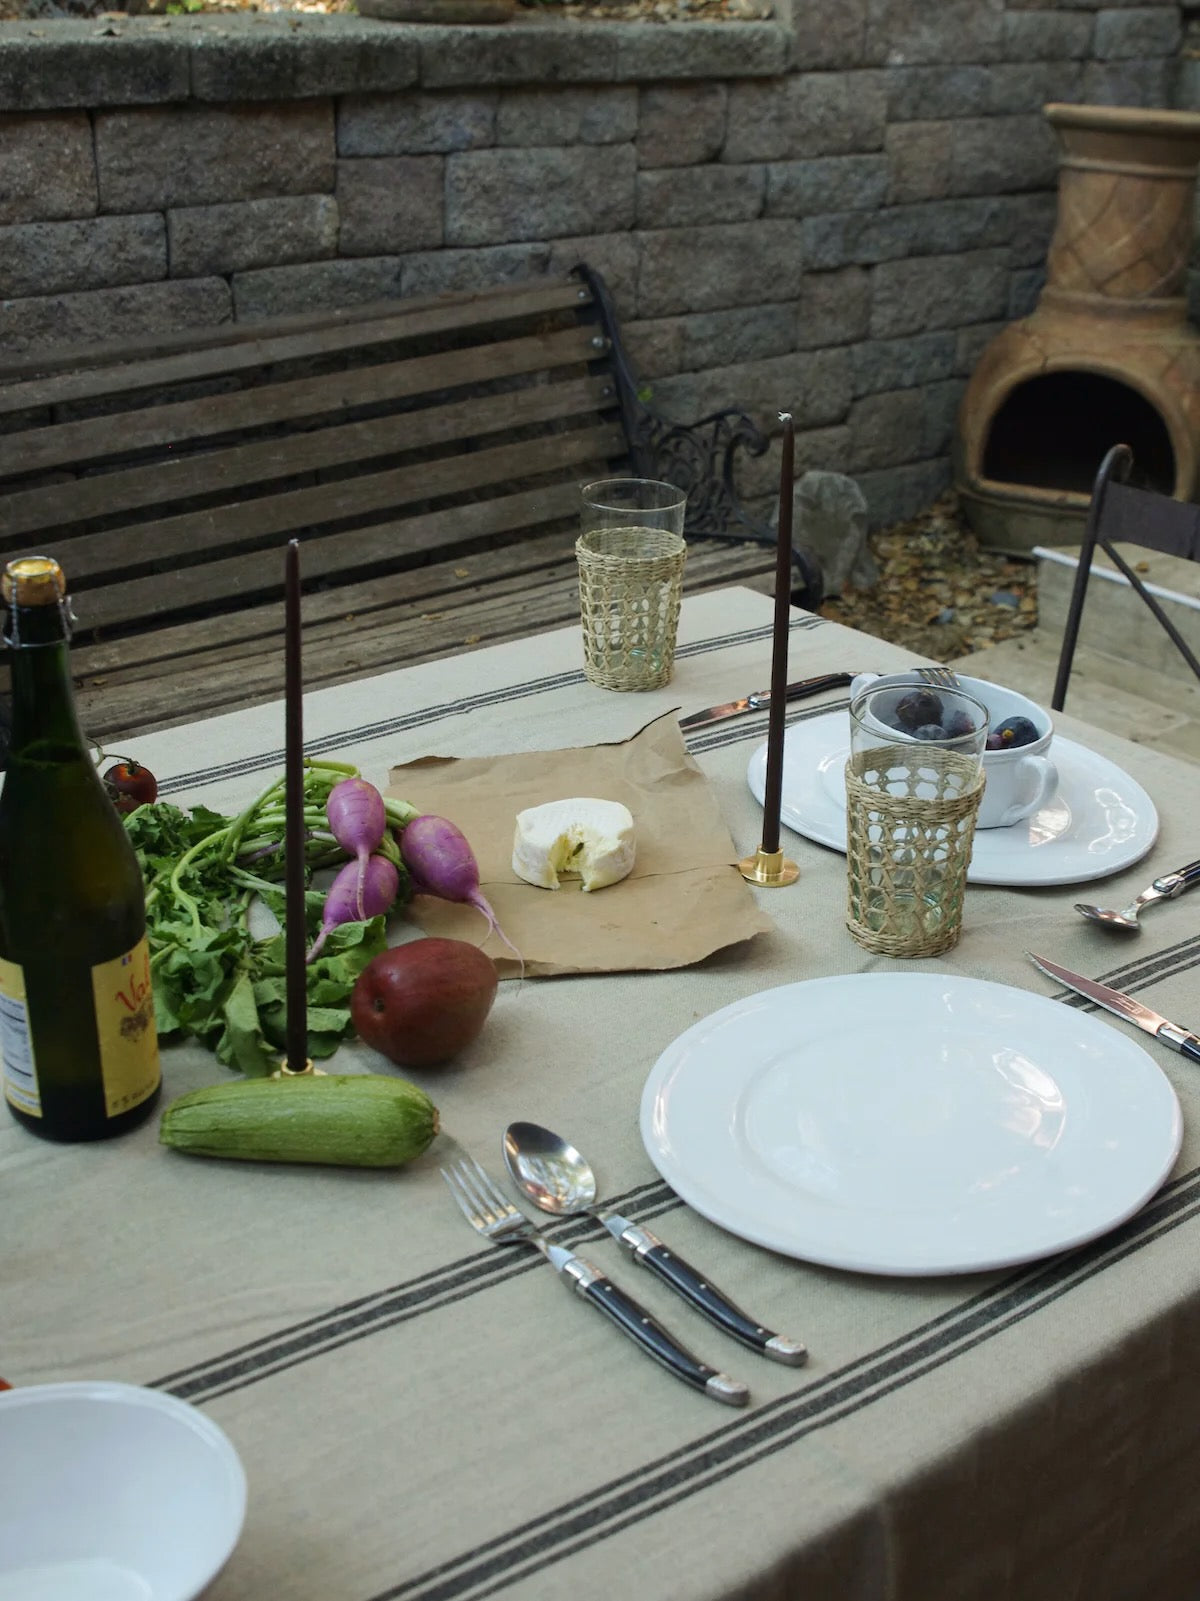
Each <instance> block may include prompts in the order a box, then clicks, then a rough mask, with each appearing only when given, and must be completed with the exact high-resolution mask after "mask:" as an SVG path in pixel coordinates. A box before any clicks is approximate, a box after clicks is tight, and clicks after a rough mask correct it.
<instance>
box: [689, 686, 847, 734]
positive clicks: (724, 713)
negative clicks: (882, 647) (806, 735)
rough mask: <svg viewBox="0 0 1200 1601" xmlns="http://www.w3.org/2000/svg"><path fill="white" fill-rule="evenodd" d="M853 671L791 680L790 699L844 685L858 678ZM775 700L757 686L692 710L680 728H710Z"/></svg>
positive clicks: (797, 698) (768, 691)
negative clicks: (735, 697) (738, 697)
mask: <svg viewBox="0 0 1200 1601" xmlns="http://www.w3.org/2000/svg"><path fill="white" fill-rule="evenodd" d="M854 676H855V675H854V674H853V673H822V674H821V675H820V676H819V677H817V678H800V679H797V681H796V682H795V683H794V684H789V685H788V686H787V689H786V691H785V696H786V699H788V700H802V699H803V698H804V697H805V696H806V695H819V694H820V693H821V691H822V690H824V689H840V688H842V687H844V686H845V685H847V684H849V683H852V682H853V680H854ZM770 704H771V691H770V690H769V689H756V690H755V691H754V692H753V693H752V694H749V695H743V697H742V698H741V700H730V701H726V702H725V704H724V705H722V706H707V707H705V709H704V710H703V711H702V712H692V713H691V715H690V716H688V717H681V718H680V719H679V726H680V728H684V729H687V728H706V727H707V726H708V724H709V723H719V722H722V721H723V720H724V719H725V718H726V717H740V716H741V714H742V713H743V712H763V711H766V709H767V708H768V707H769V706H770Z"/></svg>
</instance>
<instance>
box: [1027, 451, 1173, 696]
mask: <svg viewBox="0 0 1200 1601" xmlns="http://www.w3.org/2000/svg"><path fill="white" fill-rule="evenodd" d="M1132 467H1133V451H1132V450H1130V448H1129V446H1128V445H1114V446H1113V447H1112V449H1111V450H1110V451H1109V452H1108V454H1107V455H1106V456H1105V458H1104V460H1103V461H1102V462H1101V463H1100V471H1099V472H1098V473H1097V474H1096V482H1095V484H1094V485H1093V486H1092V500H1091V505H1090V506H1089V507H1088V515H1087V523H1086V525H1085V527H1084V534H1083V545H1082V548H1081V549H1080V552H1079V570H1078V572H1077V573H1076V574H1075V587H1074V589H1073V590H1072V591H1071V604H1070V606H1069V608H1068V610H1067V622H1066V627H1065V629H1064V630H1063V642H1062V650H1061V652H1060V653H1059V658H1058V672H1057V674H1056V676H1055V680H1054V694H1053V696H1052V698H1051V701H1050V704H1051V706H1052V707H1053V708H1054V710H1055V711H1062V708H1063V702H1064V701H1065V700H1066V698H1067V681H1068V679H1069V678H1070V676H1071V664H1072V662H1073V661H1074V659H1075V646H1076V644H1077V642H1078V639H1079V624H1080V620H1081V618H1082V616H1083V602H1084V599H1085V597H1086V595H1087V586H1088V578H1089V576H1090V574H1091V570H1092V556H1093V555H1094V553H1095V551H1096V548H1097V546H1099V548H1100V549H1101V550H1102V551H1103V552H1104V553H1105V555H1106V556H1107V557H1108V558H1109V560H1110V561H1111V562H1112V563H1113V565H1114V566H1115V567H1116V569H1117V571H1118V572H1119V573H1121V574H1122V576H1123V577H1124V578H1126V579H1127V580H1128V581H1129V583H1130V585H1131V586H1132V588H1133V589H1134V590H1136V592H1137V593H1138V594H1139V595H1140V596H1141V598H1142V599H1143V600H1144V601H1145V603H1146V605H1147V606H1148V607H1149V608H1150V610H1151V611H1152V612H1153V613H1154V615H1155V617H1156V618H1157V619H1158V621H1159V622H1160V623H1161V624H1162V626H1163V627H1164V628H1165V629H1166V631H1167V633H1168V634H1169V635H1170V638H1171V640H1172V642H1173V643H1174V644H1175V646H1176V648H1177V649H1178V650H1179V653H1180V654H1181V655H1182V657H1183V659H1184V661H1186V662H1187V664H1188V666H1189V667H1190V668H1191V670H1192V672H1193V673H1195V675H1196V677H1197V678H1200V661H1197V659H1196V656H1195V654H1194V652H1193V651H1192V649H1191V647H1190V646H1189V645H1188V643H1187V641H1186V640H1185V639H1184V638H1183V636H1182V635H1181V634H1180V632H1179V630H1178V629H1177V628H1176V626H1175V624H1174V623H1173V622H1172V621H1171V619H1170V618H1169V617H1168V616H1167V614H1166V612H1165V611H1163V609H1162V607H1161V606H1160V605H1159V603H1158V601H1157V600H1156V599H1155V597H1154V596H1153V595H1152V594H1151V593H1150V591H1149V590H1148V589H1147V588H1146V586H1145V584H1143V583H1142V581H1141V579H1140V578H1139V577H1138V575H1137V574H1136V573H1135V572H1134V570H1133V568H1132V567H1130V565H1129V563H1128V562H1127V561H1126V560H1125V558H1124V557H1123V556H1122V555H1121V553H1120V552H1119V551H1117V550H1114V548H1113V546H1114V545H1116V544H1124V545H1141V546H1143V547H1144V548H1145V549H1146V550H1157V551H1159V552H1161V553H1162V554H1163V555H1166V556H1182V557H1185V558H1186V559H1187V560H1188V561H1200V506H1194V505H1192V504H1190V503H1189V502H1187V501H1182V500H1172V499H1171V498H1170V497H1169V496H1167V495H1161V494H1159V493H1158V492H1157V491H1156V490H1151V489H1137V488H1135V487H1134V486H1133V485H1132V484H1130V483H1128V482H1127V480H1128V478H1129V474H1130V470H1131V468H1132Z"/></svg>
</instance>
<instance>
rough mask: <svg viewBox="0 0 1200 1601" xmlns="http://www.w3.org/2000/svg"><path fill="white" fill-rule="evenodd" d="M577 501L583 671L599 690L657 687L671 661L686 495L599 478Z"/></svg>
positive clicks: (666, 487) (646, 481)
mask: <svg viewBox="0 0 1200 1601" xmlns="http://www.w3.org/2000/svg"><path fill="white" fill-rule="evenodd" d="M581 499H582V506H581V512H580V522H581V530H582V531H581V533H580V535H579V538H578V539H577V540H576V542H575V555H576V559H577V561H578V564H579V609H580V618H581V622H582V626H583V667H584V672H585V674H586V675H587V678H588V679H589V681H590V682H591V683H593V684H598V685H600V686H601V688H603V689H658V688H659V687H660V686H661V685H663V684H667V683H669V682H670V680H671V673H672V671H673V669H674V665H675V636H676V633H677V631H678V627H679V606H680V601H681V600H682V596H683V564H684V560H685V558H686V555H687V546H686V544H685V542H684V538H683V522H684V515H685V513H686V510H687V495H686V493H685V492H684V491H683V490H682V489H677V488H676V487H675V485H674V484H667V483H661V482H659V481H657V480H656V479H652V478H604V479H600V480H598V481H596V482H595V483H590V484H584V485H583V486H582V489H581Z"/></svg>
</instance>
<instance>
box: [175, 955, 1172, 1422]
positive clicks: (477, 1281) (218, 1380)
mask: <svg viewBox="0 0 1200 1601" xmlns="http://www.w3.org/2000/svg"><path fill="white" fill-rule="evenodd" d="M1198 961H1200V938H1193V939H1187V940H1182V941H1180V942H1179V943H1178V944H1176V945H1173V946H1169V947H1168V948H1167V949H1166V950H1163V951H1159V952H1157V953H1155V954H1154V955H1151V956H1147V957H1145V958H1142V959H1139V960H1136V961H1133V962H1128V963H1125V964H1123V965H1122V966H1121V967H1119V968H1116V969H1114V970H1113V971H1111V972H1109V973H1106V974H1105V975H1104V980H1105V981H1106V982H1111V983H1113V984H1119V985H1120V986H1121V988H1123V989H1124V990H1125V991H1126V993H1129V994H1133V993H1136V992H1137V991H1138V990H1141V989H1146V988H1148V987H1149V986H1151V985H1153V984H1155V983H1157V982H1159V981H1160V980H1161V979H1163V978H1169V977H1172V976H1173V975H1174V974H1176V973H1178V972H1181V971H1184V970H1186V969H1188V968H1191V967H1194V966H1195V965H1196V964H1197V962H1198ZM1055 998H1057V999H1061V1000H1064V1001H1065V1002H1066V1003H1067V1004H1068V1005H1074V1004H1077V1003H1078V1004H1081V1005H1084V1006H1090V1005H1091V1003H1090V1002H1083V1001H1082V999H1081V997H1078V996H1076V995H1075V994H1074V992H1073V991H1069V990H1063V991H1060V992H1059V994H1058V996H1056V997H1055ZM1197 1175H1200V1169H1197V1170H1196V1174H1195V1175H1193V1174H1190V1173H1189V1174H1185V1175H1183V1177H1182V1178H1180V1179H1179V1180H1177V1181H1176V1183H1175V1185H1174V1186H1173V1187H1171V1189H1169V1190H1163V1191H1160V1195H1165V1194H1168V1193H1172V1192H1173V1190H1174V1189H1177V1188H1178V1187H1179V1186H1180V1185H1184V1184H1186V1183H1188V1182H1189V1181H1190V1180H1191V1179H1192V1178H1193V1177H1194V1176H1197ZM608 1204H609V1205H610V1207H611V1208H612V1210H614V1211H620V1212H623V1213H625V1214H626V1215H628V1216H630V1217H632V1218H634V1219H635V1220H636V1221H638V1222H641V1223H649V1222H652V1221H654V1219H656V1218H658V1217H661V1216H663V1215H665V1214H666V1213H668V1212H671V1211H674V1210H676V1209H677V1208H678V1207H680V1206H681V1205H682V1202H681V1201H680V1200H679V1197H678V1196H677V1195H676V1194H675V1192H674V1191H673V1190H672V1189H671V1188H670V1187H669V1186H668V1185H667V1184H665V1183H664V1182H663V1181H662V1180H660V1179H659V1180H652V1181H650V1182H648V1183H644V1184H641V1185H637V1186H635V1187H633V1188H632V1189H630V1190H627V1191H625V1192H624V1193H623V1194H621V1195H617V1196H614V1197H611V1198H610V1200H609V1203H608ZM546 1234H547V1237H548V1238H549V1239H551V1240H553V1241H554V1242H555V1243H556V1244H561V1245H567V1246H571V1247H573V1248H574V1247H578V1246H580V1245H582V1244H584V1243H586V1241H587V1240H589V1239H592V1240H595V1239H603V1238H605V1232H604V1230H603V1229H602V1228H601V1227H600V1225H599V1224H597V1223H594V1222H593V1221H592V1220H591V1219H587V1218H585V1219H579V1218H571V1219H564V1220H562V1221H560V1222H557V1223H551V1224H549V1225H548V1226H547V1228H546ZM541 1265H542V1264H541V1261H540V1259H539V1258H538V1257H537V1256H534V1255H532V1254H529V1255H527V1254H525V1253H522V1252H516V1251H513V1252H508V1251H498V1250H495V1249H488V1250H485V1251H484V1252H482V1253H480V1252H473V1253H471V1254H469V1255H467V1256H464V1257H460V1258H456V1259H455V1260H454V1261H452V1262H448V1263H445V1264H443V1265H442V1266H440V1267H438V1268H435V1269H432V1270H431V1271H429V1272H428V1273H425V1274H421V1275H418V1276H417V1277H416V1278H413V1279H409V1280H406V1281H403V1282H402V1283H399V1284H395V1285H390V1286H388V1287H387V1288H385V1289H383V1290H379V1291H377V1292H375V1293H374V1294H372V1295H368V1296H360V1297H358V1298H357V1299H355V1300H353V1301H348V1302H345V1303H343V1304H341V1305H339V1306H335V1307H332V1308H330V1309H329V1310H328V1311H327V1312H323V1313H319V1314H317V1315H316V1316H314V1317H311V1318H306V1319H304V1320H302V1321H301V1322H299V1323H295V1324H292V1325H289V1327H287V1328H286V1329H282V1330H278V1331H276V1332H274V1333H272V1334H269V1335H264V1336H261V1337H259V1338H258V1339H256V1340H252V1341H249V1342H247V1343H245V1344H243V1345H239V1346H236V1347H233V1348H232V1349H230V1350H228V1351H224V1352H222V1353H221V1354H220V1355H218V1356H215V1357H210V1358H207V1359H206V1360H205V1361H203V1362H199V1363H195V1364H193V1365H192V1366H190V1367H188V1368H184V1369H180V1370H178V1371H176V1372H174V1373H170V1374H167V1375H165V1376H164V1377H163V1378H161V1379H158V1380H157V1381H156V1382H155V1387H156V1388H159V1389H164V1390H169V1391H170V1392H171V1393H172V1394H174V1395H177V1396H179V1397H180V1398H181V1399H184V1400H190V1401H194V1402H201V1403H202V1402H204V1401H211V1400H215V1399H216V1398H217V1397H218V1396H222V1395H227V1394H229V1393H230V1392H232V1391H234V1390H239V1389H243V1388H245V1387H247V1386H249V1385H251V1384H257V1383H259V1382H261V1381H262V1380H264V1379H267V1378H270V1377H272V1376H273V1375H275V1374H277V1373H281V1372H284V1371H285V1370H286V1369H288V1368H291V1367H295V1366H298V1365H299V1364H301V1363H303V1362H309V1361H313V1360H315V1359H316V1358H318V1357H321V1356H324V1355H326V1354H328V1353H330V1352H332V1351H335V1350H339V1349H341V1348H342V1347H344V1346H347V1345H351V1344H354V1343H356V1342H357V1341H358V1340H361V1339H366V1338H368V1337H369V1336H371V1335H373V1334H377V1333H380V1332H381V1331H382V1330H384V1329H388V1328H392V1327H394V1326H395V1325H396V1324H399V1323H404V1322H408V1321H409V1320H410V1319H412V1318H414V1317H418V1316H421V1315H423V1314H424V1313H426V1312H431V1311H436V1310H437V1309H439V1308H440V1307H443V1306H445V1305H446V1304H448V1303H450V1302H454V1301H458V1300H462V1299H463V1298H465V1297H466V1296H469V1295H473V1294H475V1293H477V1292H479V1291H481V1290H485V1289H488V1288H490V1287H491V1285H492V1284H494V1283H497V1282H502V1281H507V1280H508V1279H511V1278H513V1277H515V1276H516V1275H518V1274H520V1273H526V1272H531V1271H532V1270H533V1269H535V1268H538V1267H540V1266H541Z"/></svg>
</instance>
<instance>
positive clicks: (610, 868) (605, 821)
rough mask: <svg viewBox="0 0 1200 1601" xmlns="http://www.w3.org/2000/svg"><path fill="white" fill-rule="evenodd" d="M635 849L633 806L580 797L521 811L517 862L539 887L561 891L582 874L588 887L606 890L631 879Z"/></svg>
mask: <svg viewBox="0 0 1200 1601" xmlns="http://www.w3.org/2000/svg"><path fill="white" fill-rule="evenodd" d="M634 850H635V845H634V830H633V818H632V816H631V815H630V812H629V809H628V807H626V806H622V805H621V803H620V801H608V800H594V799H592V798H591V797H589V796H583V797H578V796H577V797H575V798H574V799H572V800H557V801H547V803H546V804H545V805H544V806H530V807H528V808H527V809H526V810H525V811H523V812H518V813H517V829H516V833H515V835H514V836H513V853H512V866H513V872H514V873H516V875H517V877H518V878H523V879H524V880H525V882H526V883H527V884H536V885H537V887H538V888H539V889H557V888H558V884H559V879H560V878H579V879H581V880H582V883H583V888H584V889H585V890H592V889H604V887H605V886H606V885H608V884H616V883H617V882H618V881H619V880H620V879H622V878H628V876H629V874H630V873H631V872H632V871H633V858H634Z"/></svg>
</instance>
